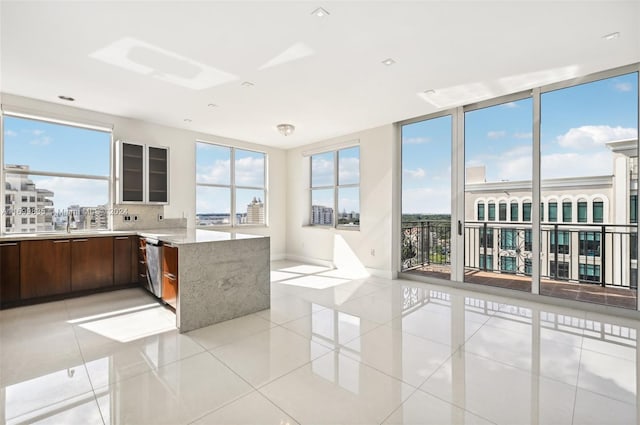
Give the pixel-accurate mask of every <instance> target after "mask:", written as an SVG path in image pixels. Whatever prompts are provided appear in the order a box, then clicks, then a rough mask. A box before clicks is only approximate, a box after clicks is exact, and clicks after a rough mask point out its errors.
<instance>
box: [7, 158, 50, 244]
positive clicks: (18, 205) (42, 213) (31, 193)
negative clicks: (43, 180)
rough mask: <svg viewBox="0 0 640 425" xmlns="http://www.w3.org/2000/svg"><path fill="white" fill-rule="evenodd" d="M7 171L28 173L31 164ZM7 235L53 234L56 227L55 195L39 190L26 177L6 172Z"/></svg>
mask: <svg viewBox="0 0 640 425" xmlns="http://www.w3.org/2000/svg"><path fill="white" fill-rule="evenodd" d="M7 169H9V170H16V171H18V170H19V171H21V172H25V171H29V166H28V165H7ZM4 193H5V195H4V196H5V216H4V226H5V231H6V232H11V233H35V232H50V231H53V230H54V225H53V213H54V211H53V200H52V198H53V192H52V191H50V190H48V189H42V188H37V187H36V185H35V183H34V182H33V180H31V179H30V178H29V176H28V175H27V174H11V173H7V177H6V180H5V190H4Z"/></svg>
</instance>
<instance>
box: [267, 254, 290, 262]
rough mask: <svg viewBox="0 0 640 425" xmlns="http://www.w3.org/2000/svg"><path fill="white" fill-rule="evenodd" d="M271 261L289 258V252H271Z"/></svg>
mask: <svg viewBox="0 0 640 425" xmlns="http://www.w3.org/2000/svg"><path fill="white" fill-rule="evenodd" d="M270 259H271V261H282V260H286V259H287V254H271V258H270Z"/></svg>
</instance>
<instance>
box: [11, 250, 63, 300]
mask: <svg viewBox="0 0 640 425" xmlns="http://www.w3.org/2000/svg"><path fill="white" fill-rule="evenodd" d="M70 290H71V242H70V241H69V240H68V239H56V240H43V241H22V242H20V298H21V299H23V300H26V299H30V298H37V297H44V296H48V295H56V294H64V293H67V292H70Z"/></svg>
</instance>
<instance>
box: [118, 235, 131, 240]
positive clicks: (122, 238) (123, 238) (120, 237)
mask: <svg viewBox="0 0 640 425" xmlns="http://www.w3.org/2000/svg"><path fill="white" fill-rule="evenodd" d="M116 239H117V240H119V241H122V240H125V239H129V236H116Z"/></svg>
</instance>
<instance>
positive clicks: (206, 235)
mask: <svg viewBox="0 0 640 425" xmlns="http://www.w3.org/2000/svg"><path fill="white" fill-rule="evenodd" d="M109 236H141V237H145V238H153V239H158V240H160V241H162V242H165V243H168V244H172V245H184V244H194V243H206V242H220V241H229V240H235V239H252V238H263V237H266V236H261V235H248V234H245V233H239V232H228V231H218V230H202V229H186V228H166V229H140V230H98V231H87V232H84V231H74V232H70V233H63V232H55V233H54V232H52V233H19V234H5V235H2V236H0V243H2V242H19V241H26V240H44V239H78V238H94V237H109Z"/></svg>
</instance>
